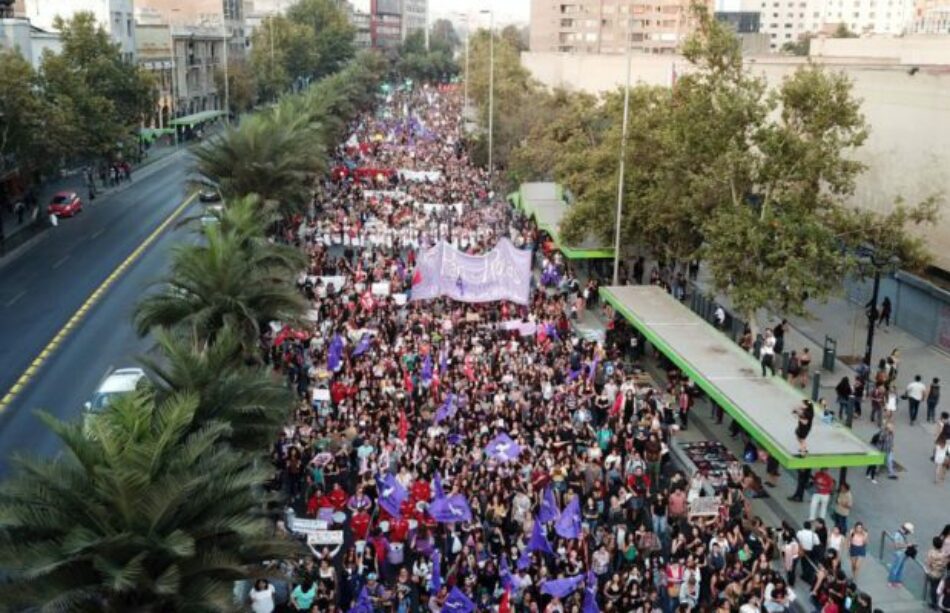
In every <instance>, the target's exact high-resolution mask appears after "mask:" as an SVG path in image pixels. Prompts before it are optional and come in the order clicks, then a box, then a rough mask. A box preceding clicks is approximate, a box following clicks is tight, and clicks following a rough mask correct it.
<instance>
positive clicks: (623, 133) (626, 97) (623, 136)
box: [613, 14, 631, 285]
mask: <svg viewBox="0 0 950 613" xmlns="http://www.w3.org/2000/svg"><path fill="white" fill-rule="evenodd" d="M624 44H625V45H626V47H627V49H626V51H627V75H626V79H625V82H624V88H623V126H622V127H621V130H620V169H619V173H618V177H617V219H616V222H615V224H616V227H615V228H614V279H613V284H614V285H619V284H620V221H621V216H622V215H623V174H624V158H626V154H627V124H628V120H629V117H630V62H631V55H630V15H629V14H628V15H627V29H626V35H625V37H624Z"/></svg>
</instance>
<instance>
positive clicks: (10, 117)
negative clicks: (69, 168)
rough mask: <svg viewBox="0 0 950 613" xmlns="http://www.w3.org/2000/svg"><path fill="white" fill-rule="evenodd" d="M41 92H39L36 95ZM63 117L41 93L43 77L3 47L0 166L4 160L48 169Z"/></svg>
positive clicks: (0, 57) (29, 168) (0, 61)
mask: <svg viewBox="0 0 950 613" xmlns="http://www.w3.org/2000/svg"><path fill="white" fill-rule="evenodd" d="M38 93H40V95H37V94H38ZM64 123H65V122H64V121H63V116H62V114H61V113H60V112H59V109H57V108H56V107H55V106H53V105H52V104H51V103H50V101H49V100H47V99H46V97H44V96H43V95H42V94H41V79H40V76H39V75H38V74H37V73H36V71H34V70H33V67H32V66H31V65H30V63H29V62H28V61H27V60H26V59H25V58H23V56H21V55H20V54H19V53H17V52H16V51H13V50H0V168H3V167H4V162H3V160H9V161H11V162H14V163H16V164H17V165H19V166H20V168H21V170H23V171H26V172H29V171H32V170H49V169H52V167H55V165H56V163H57V162H58V161H59V156H58V155H57V154H56V152H57V151H58V149H59V147H60V146H62V145H63V144H64V143H62V142H61V136H62V135H63V134H64V131H63V130H64V129H65V130H66V131H67V132H68V128H67V127H66V126H65V125H64Z"/></svg>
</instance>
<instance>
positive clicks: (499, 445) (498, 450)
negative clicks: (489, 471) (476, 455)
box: [485, 432, 521, 462]
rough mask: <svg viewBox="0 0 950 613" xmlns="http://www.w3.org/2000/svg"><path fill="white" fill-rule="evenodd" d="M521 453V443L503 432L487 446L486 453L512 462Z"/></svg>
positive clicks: (496, 458) (498, 459)
mask: <svg viewBox="0 0 950 613" xmlns="http://www.w3.org/2000/svg"><path fill="white" fill-rule="evenodd" d="M520 454H521V445H519V444H518V443H516V442H514V441H513V440H511V437H510V436H508V435H507V434H506V433H504V432H502V433H501V434H499V435H498V436H496V437H495V438H493V439H492V441H491V442H490V443H488V445H487V446H486V447H485V455H486V456H488V457H490V458H494V459H495V460H497V461H499V462H510V461H511V460H514V459H517V457H518V456H519V455H520Z"/></svg>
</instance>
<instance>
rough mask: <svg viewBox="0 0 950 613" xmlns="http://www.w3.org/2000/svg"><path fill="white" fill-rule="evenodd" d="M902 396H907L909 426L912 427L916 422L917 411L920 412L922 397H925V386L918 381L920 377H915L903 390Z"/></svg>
mask: <svg viewBox="0 0 950 613" xmlns="http://www.w3.org/2000/svg"><path fill="white" fill-rule="evenodd" d="M904 395H905V396H907V405H908V409H909V412H910V425H912V426H913V425H914V422H915V421H917V411H919V410H920V403H921V402H923V400H924V396H926V395H927V386H926V385H924V383H923V381H921V380H920V375H917V376H915V377H914V380H913V381H911V382H910V383H909V384H908V385H907V389H906V390H904Z"/></svg>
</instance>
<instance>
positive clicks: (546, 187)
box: [508, 182, 614, 260]
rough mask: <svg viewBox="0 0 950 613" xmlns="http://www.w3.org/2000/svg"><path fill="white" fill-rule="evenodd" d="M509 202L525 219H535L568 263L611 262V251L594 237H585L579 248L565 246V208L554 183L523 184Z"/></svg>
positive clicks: (566, 207) (612, 253)
mask: <svg viewBox="0 0 950 613" xmlns="http://www.w3.org/2000/svg"><path fill="white" fill-rule="evenodd" d="M508 199H509V200H510V201H511V202H512V204H513V205H514V206H515V207H517V208H519V209H521V210H522V211H524V213H525V214H526V215H527V216H528V217H533V218H534V220H535V223H537V224H538V227H539V228H541V229H542V230H544V231H545V232H547V233H548V235H549V236H550V237H551V240H553V241H554V245H555V246H556V247H557V248H558V250H559V251H560V252H561V253H563V254H564V257H566V258H567V259H569V260H602V259H613V257H614V250H613V248H612V247H606V246H604V245H602V244H601V242H600V241H598V240H597V239H596V238H595V237H592V236H588V237H587V238H585V239H584V241H583V242H582V243H581V244H580V245H568V244H567V243H566V242H565V241H564V239H563V238H562V237H561V220H563V219H564V216H565V215H567V209H568V206H567V204H566V203H565V202H564V193H563V190H562V189H561V186H560V185H558V184H557V183H552V182H542V183H522V184H521V186H520V188H519V190H518V191H517V192H515V193H514V194H510V195H509V196H508Z"/></svg>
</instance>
